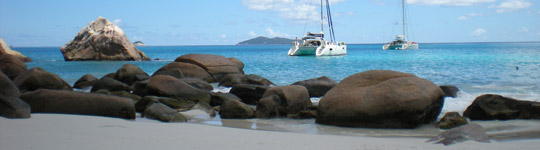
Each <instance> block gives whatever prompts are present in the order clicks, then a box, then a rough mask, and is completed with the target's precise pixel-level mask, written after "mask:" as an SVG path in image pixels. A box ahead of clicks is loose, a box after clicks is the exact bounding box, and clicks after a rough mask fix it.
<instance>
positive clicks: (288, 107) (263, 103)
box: [256, 85, 312, 118]
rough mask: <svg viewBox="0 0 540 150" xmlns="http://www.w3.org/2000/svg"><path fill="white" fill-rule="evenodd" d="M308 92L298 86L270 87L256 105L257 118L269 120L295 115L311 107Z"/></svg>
mask: <svg viewBox="0 0 540 150" xmlns="http://www.w3.org/2000/svg"><path fill="white" fill-rule="evenodd" d="M311 105H312V103H311V100H310V99H309V94H308V91H307V89H306V88H305V87H303V86H300V85H288V86H278V87H272V88H269V89H268V90H266V92H265V93H264V95H263V98H262V99H261V100H260V101H259V104H258V105H257V112H256V116H257V117H258V118H271V117H280V116H287V115H289V114H296V113H298V112H300V111H302V110H306V109H307V107H308V106H311Z"/></svg>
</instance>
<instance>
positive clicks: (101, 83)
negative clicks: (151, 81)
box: [90, 77, 132, 92]
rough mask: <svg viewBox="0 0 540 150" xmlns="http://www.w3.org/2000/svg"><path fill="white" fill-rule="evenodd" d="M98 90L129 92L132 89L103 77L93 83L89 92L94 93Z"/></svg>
mask: <svg viewBox="0 0 540 150" xmlns="http://www.w3.org/2000/svg"><path fill="white" fill-rule="evenodd" d="M99 90H107V91H111V92H114V91H131V90H132V88H131V87H130V86H129V85H127V84H125V83H123V82H120V81H118V80H115V79H113V78H109V77H103V78H101V79H99V80H97V81H96V83H94V86H92V89H91V90H90V91H92V92H95V91H99Z"/></svg>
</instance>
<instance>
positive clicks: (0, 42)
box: [0, 38, 32, 62]
mask: <svg viewBox="0 0 540 150" xmlns="http://www.w3.org/2000/svg"><path fill="white" fill-rule="evenodd" d="M0 55H11V56H14V57H16V58H17V59H19V60H21V61H23V62H31V61H32V60H31V59H30V58H28V57H26V56H24V55H23V54H21V53H19V52H17V51H14V50H12V49H11V48H9V46H8V45H7V44H6V41H4V39H2V38H0Z"/></svg>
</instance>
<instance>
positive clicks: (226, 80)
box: [219, 74, 274, 87]
mask: <svg viewBox="0 0 540 150" xmlns="http://www.w3.org/2000/svg"><path fill="white" fill-rule="evenodd" d="M236 84H253V85H262V86H270V85H274V83H272V82H271V81H270V80H268V79H266V78H263V77H261V76H259V75H254V74H248V75H244V74H229V75H227V76H225V77H223V78H222V79H221V81H219V86H226V87H232V86H234V85H236Z"/></svg>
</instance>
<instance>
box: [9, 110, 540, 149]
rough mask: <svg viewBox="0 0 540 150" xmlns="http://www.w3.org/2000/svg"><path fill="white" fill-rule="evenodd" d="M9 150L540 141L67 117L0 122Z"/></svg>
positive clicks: (475, 145) (535, 142)
mask: <svg viewBox="0 0 540 150" xmlns="http://www.w3.org/2000/svg"><path fill="white" fill-rule="evenodd" d="M0 124H1V125H2V128H0V132H1V133H2V134H0V145H2V148H6V149H55V150H58V149H80V150H84V149H118V148H119V149H149V148H158V147H159V148H160V149H167V148H176V149H178V148H182V149H213V148H220V149H535V148H537V147H538V146H540V139H526V140H511V141H495V140H492V141H491V143H479V142H474V141H465V142H462V143H457V144H454V145H450V146H444V145H442V144H432V143H426V141H427V140H428V138H411V137H366V136H347V135H328V134H305V133H293V132H273V131H261V130H246V129H238V128H231V127H217V126H212V125H203V124H195V123H151V122H138V121H131V120H123V119H115V118H107V117H95V116H83V115H64V114H32V118H30V119H5V118H0Z"/></svg>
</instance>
